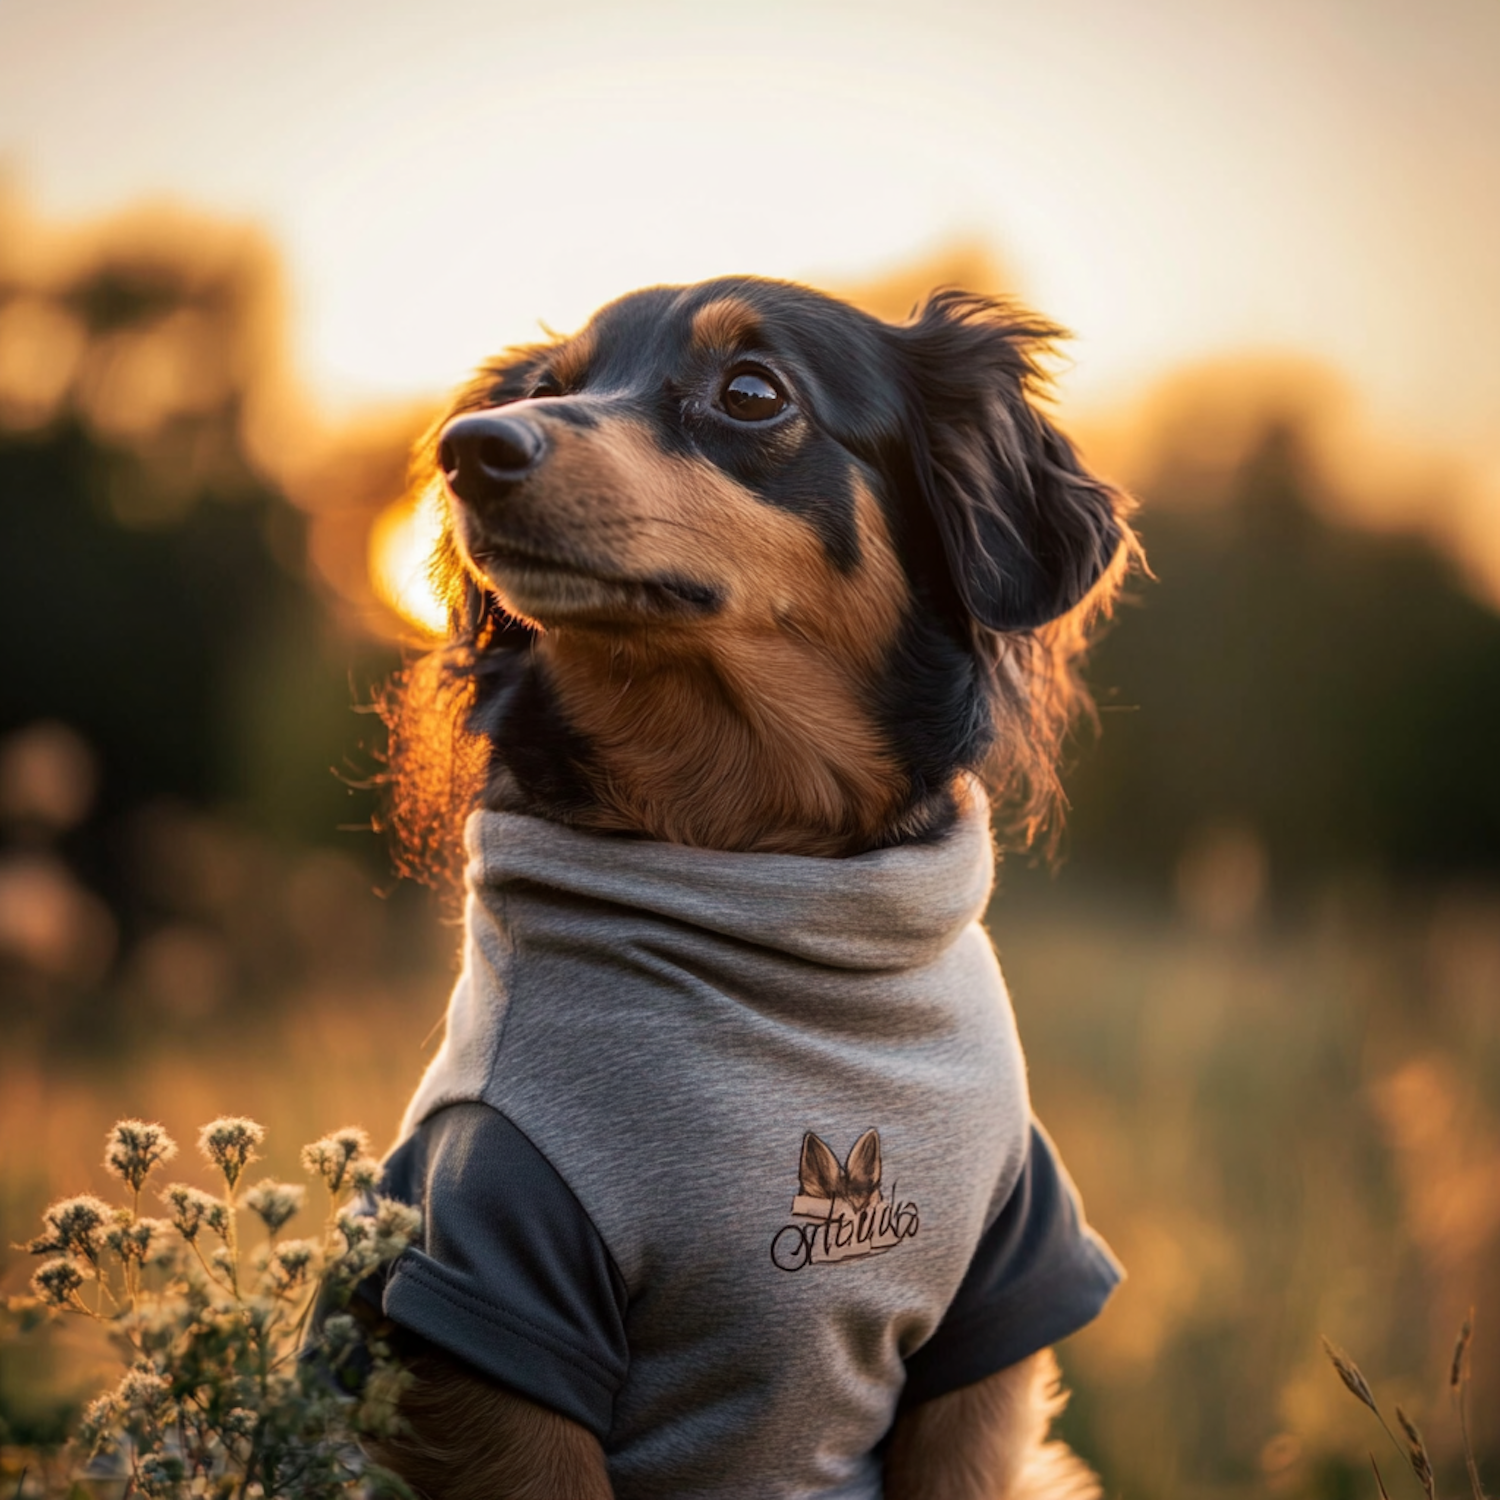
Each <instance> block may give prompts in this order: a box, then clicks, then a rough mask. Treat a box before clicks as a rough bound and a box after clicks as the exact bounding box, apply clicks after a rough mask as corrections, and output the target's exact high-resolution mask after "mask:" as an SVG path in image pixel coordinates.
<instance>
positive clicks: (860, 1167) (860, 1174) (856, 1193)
mask: <svg viewBox="0 0 1500 1500" xmlns="http://www.w3.org/2000/svg"><path fill="white" fill-rule="evenodd" d="M844 1179H845V1182H846V1184H847V1188H848V1193H849V1201H850V1203H852V1204H853V1205H854V1207H855V1209H856V1210H858V1209H862V1208H864V1207H865V1205H866V1204H868V1203H869V1201H870V1199H871V1198H873V1197H874V1196H875V1194H876V1191H877V1190H878V1189H879V1187H880V1132H879V1131H878V1130H867V1131H865V1133H864V1134H863V1135H862V1136H860V1138H859V1139H858V1140H857V1141H855V1143H854V1145H853V1146H852V1147H850V1149H849V1164H848V1165H847V1166H846V1167H845V1168H844Z"/></svg>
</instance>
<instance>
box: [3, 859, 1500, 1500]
mask: <svg viewBox="0 0 1500 1500" xmlns="http://www.w3.org/2000/svg"><path fill="white" fill-rule="evenodd" d="M1006 884H1007V887H1008V888H1007V889H1006V890H1005V892H1004V893H1003V894H1002V896H1001V897H1000V899H999V900H997V902H996V905H995V907H994V908H993V911H992V918H991V920H992V929H993V931H994V933H995V935H996V939H997V942H998V944H999V947H1000V949H1001V953H1002V958H1003V962H1004V964H1005V968H1006V972H1007V977H1008V979H1009V982H1010V985H1011V988H1012V992H1013V995H1014V997H1015V1004H1016V1009H1017V1012H1018V1014H1019V1016H1020V1020H1021V1027H1022V1034H1023V1037H1024V1038H1025V1039H1026V1042H1027V1045H1028V1054H1029V1058H1030V1065H1031V1076H1032V1087H1033V1095H1034V1099H1035V1102H1036V1106H1037V1109H1038V1112H1039V1113H1040V1115H1041V1117H1042V1118H1043V1120H1044V1121H1045V1122H1046V1124H1047V1125H1048V1127H1049V1128H1050V1130H1051V1131H1052V1133H1053V1135H1054V1136H1055V1138H1056V1139H1057V1141H1058V1142H1059V1145H1060V1146H1061V1148H1062V1151H1063V1154H1064V1157H1065V1159H1066V1161H1067V1162H1068V1164H1069V1166H1070V1168H1071V1170H1072V1172H1073V1174H1074V1176H1075V1178H1076V1179H1077V1181H1078V1183H1079V1185H1080V1188H1081V1189H1082V1191H1083V1193H1084V1196H1085V1200H1086V1202H1087V1205H1088V1209H1089V1213H1090V1217H1091V1219H1092V1220H1093V1222H1094V1223H1095V1224H1096V1225H1097V1227H1098V1228H1099V1229H1100V1230H1101V1231H1102V1232H1103V1234H1104V1235H1105V1236H1106V1238H1107V1239H1108V1240H1109V1241H1110V1243H1111V1244H1112V1245H1113V1246H1114V1248H1115V1249H1116V1251H1117V1252H1118V1253H1119V1255H1120V1256H1121V1258H1122V1259H1123V1260H1124V1261H1125V1263H1126V1266H1127V1268H1128V1270H1129V1280H1128V1281H1127V1283H1126V1285H1125V1286H1124V1288H1123V1289H1122V1291H1121V1292H1120V1293H1119V1294H1118V1296H1117V1297H1116V1299H1115V1301H1114V1302H1113V1304H1112V1305H1111V1306H1110V1308H1109V1309H1108V1311H1107V1312H1106V1314H1105V1316H1104V1317H1103V1318H1102V1319H1101V1320H1100V1322H1099V1323H1098V1324H1096V1325H1095V1326H1094V1327H1092V1328H1090V1329H1089V1330H1087V1331H1086V1332H1084V1333H1083V1334H1081V1335H1079V1336H1078V1337H1076V1338H1075V1339H1073V1340H1072V1341H1070V1343H1069V1344H1068V1345H1067V1347H1066V1348H1065V1349H1064V1351H1063V1353H1064V1361H1065V1364H1066V1367H1067V1369H1068V1372H1069V1375H1070V1378H1071V1380H1072V1383H1073V1386H1074V1388H1075V1392H1076V1395H1075V1400H1074V1404H1073V1407H1072V1409H1071V1411H1070V1412H1069V1414H1068V1417H1067V1419H1066V1428H1067V1431H1068V1433H1069V1435H1070V1436H1071V1437H1072V1439H1073V1440H1074V1442H1075V1443H1076V1445H1077V1446H1078V1447H1079V1448H1080V1449H1081V1450H1082V1451H1084V1452H1085V1453H1086V1454H1088V1455H1089V1456H1090V1458H1091V1459H1092V1460H1093V1461H1094V1462H1095V1463H1096V1464H1097V1465H1098V1466H1099V1467H1100V1469H1101V1471H1102V1472H1103V1474H1104V1475H1105V1477H1106V1481H1107V1487H1108V1492H1109V1493H1110V1494H1115V1495H1121V1496H1128V1497H1139V1500H1147V1497H1162V1500H1167V1497H1174V1500H1176V1497H1200V1496H1201V1497H1225V1500H1227V1497H1231V1496H1239V1495H1251V1494H1255V1495H1261V1494H1267V1493H1273V1494H1285V1495H1293V1496H1295V1495H1308V1496H1314V1495H1316V1496H1328V1497H1335V1496H1341V1495H1344V1494H1365V1493H1370V1492H1371V1485H1372V1481H1371V1480H1370V1479H1369V1478H1368V1469H1367V1468H1366V1467H1365V1465H1366V1460H1365V1456H1364V1455H1365V1451H1366V1449H1367V1448H1368V1447H1370V1446H1371V1445H1373V1442H1374V1438H1375V1436H1378V1434H1377V1433H1374V1432H1373V1430H1372V1422H1371V1421H1370V1420H1367V1419H1368V1413H1366V1412H1363V1411H1362V1410H1361V1409H1360V1408H1359V1407H1358V1406H1357V1405H1356V1404H1355V1403H1354V1402H1352V1401H1351V1400H1349V1398H1348V1397H1347V1395H1346V1394H1345V1393H1344V1391H1343V1390H1342V1389H1340V1387H1339V1385H1338V1383H1337V1381H1336V1380H1335V1378H1334V1376H1333V1374H1332V1372H1331V1370H1330V1369H1329V1368H1328V1366H1327V1363H1326V1361H1325V1359H1324V1357H1323V1355H1322V1353H1321V1351H1320V1349H1319V1345H1318V1336H1319V1334H1327V1335H1328V1336H1329V1337H1330V1338H1332V1339H1333V1340H1334V1341H1335V1343H1337V1344H1339V1345H1341V1346H1344V1347H1346V1348H1348V1349H1349V1350H1350V1351H1351V1352H1352V1353H1353V1354H1354V1355H1355V1356H1356V1357H1357V1358H1358V1359H1359V1361H1360V1363H1361V1365H1362V1366H1363V1367H1364V1369H1365V1370H1366V1371H1367V1373H1369V1374H1370V1376H1371V1378H1372V1381H1374V1383H1375V1384H1376V1388H1377V1390H1378V1391H1380V1392H1381V1393H1382V1395H1385V1394H1387V1393H1389V1394H1390V1395H1391V1396H1392V1397H1393V1398H1394V1399H1396V1400H1400V1401H1401V1402H1402V1403H1403V1404H1404V1405H1405V1406H1406V1407H1407V1409H1408V1410H1409V1411H1410V1412H1411V1413H1412V1414H1413V1416H1414V1417H1415V1418H1416V1420H1417V1421H1418V1423H1419V1424H1420V1425H1421V1426H1422V1428H1423V1430H1424V1432H1425V1433H1426V1434H1427V1437H1428V1441H1429V1444H1430V1445H1431V1447H1432V1448H1433V1450H1434V1454H1435V1455H1436V1456H1437V1457H1438V1460H1439V1464H1440V1480H1441V1478H1442V1477H1443V1473H1442V1470H1444V1469H1446V1468H1452V1467H1453V1466H1454V1464H1455V1462H1456V1459H1457V1454H1456V1430H1455V1428H1454V1425H1453V1422H1452V1420H1451V1417H1450V1415H1449V1413H1448V1411H1447V1409H1446V1404H1445V1403H1446V1394H1445V1392H1444V1391H1443V1390H1442V1379H1443V1376H1444V1373H1445V1371H1446V1367H1447V1359H1448V1355H1449V1351H1450V1349H1451V1342H1452V1337H1453V1333H1454V1331H1455V1330H1456V1329H1457V1327H1458V1324H1459V1322H1460V1321H1461V1319H1462V1317H1463V1314H1464V1311H1465V1309H1466V1308H1467V1307H1468V1305H1469V1303H1470V1302H1473V1301H1477V1302H1478V1303H1479V1305H1480V1323H1479V1333H1478V1336H1477V1339H1476V1381H1477V1385H1476V1390H1475V1401H1474V1410H1475V1413H1476V1415H1477V1424H1476V1425H1477V1426H1478V1429H1479V1437H1480V1440H1481V1444H1483V1443H1484V1441H1485V1440H1486V1439H1488V1442H1489V1445H1490V1446H1489V1448H1488V1460H1487V1461H1488V1464H1489V1466H1490V1467H1489V1470H1488V1472H1489V1473H1490V1474H1491V1475H1493V1474H1494V1472H1495V1464H1496V1462H1497V1459H1500V1452H1497V1447H1496V1445H1497V1443H1500V1423H1497V1422H1496V1421H1494V1420H1493V1418H1492V1415H1491V1414H1493V1413H1494V1412H1496V1411H1500V1357H1497V1355H1500V1338H1497V1337H1494V1336H1491V1333H1490V1329H1491V1327H1492V1318H1493V1316H1494V1313H1493V1310H1494V1309H1495V1308H1497V1307H1500V1257H1497V1255H1496V1250H1497V1245H1500V1193H1497V1191H1496V1186H1495V1185H1496V1182H1497V1180H1500V1007H1497V1006H1496V1004H1495V999H1496V996H1497V994H1500V902H1497V900H1496V898H1495V896H1494V895H1493V894H1485V893H1483V892H1480V891H1477V890H1469V891H1455V892H1453V893H1451V894H1449V895H1448V896H1446V897H1443V898H1434V897H1427V898H1424V899H1422V900H1420V901H1418V900H1417V899H1415V898H1412V899H1410V900H1407V901H1405V902H1401V901H1397V900H1395V899H1394V898H1392V897H1390V896H1389V895H1381V894H1380V893H1379V892H1377V891H1373V890H1355V891H1344V892H1337V891H1330V892H1328V893H1327V894H1326V896H1325V897H1324V898H1323V899H1322V900H1321V902H1319V903H1316V904H1314V905H1312V906H1310V907H1309V909H1308V910H1307V911H1306V912H1304V913H1303V914H1302V915H1301V916H1300V917H1291V916H1282V917H1281V918H1280V919H1277V920H1273V919H1272V918H1270V917H1263V918H1262V919H1260V920H1259V921H1255V920H1250V921H1247V922H1245V923H1241V924H1240V925H1239V926H1237V927H1235V928H1234V929H1232V930H1222V929H1221V930H1215V929H1213V928H1211V927H1206V926H1204V925H1203V924H1202V923H1201V922H1199V923H1193V922H1191V921H1189V920H1188V918H1187V917H1186V916H1184V915H1182V914H1180V913H1172V912H1166V911H1163V910H1161V909H1156V908H1153V907H1151V906H1150V905H1148V904H1146V903H1144V902H1143V903H1141V904H1140V905H1138V906H1132V905H1131V904H1130V903H1129V902H1128V901H1127V900H1125V899H1124V898H1122V897H1121V896H1120V895H1119V894H1118V893H1116V894H1114V895H1113V896H1107V895H1104V894H1094V895H1091V894H1089V893H1087V892H1079V891H1076V890H1073V889H1071V886H1070V881H1069V879H1068V877H1067V875H1066V872H1064V874H1063V875H1062V876H1061V877H1058V878H1049V877H1047V876H1045V875H1041V874H1038V873H1037V872H1034V871H1030V870H1020V869H1018V870H1017V871H1016V873H1015V875H1014V877H1008V878H1007V882H1006ZM370 901H371V911H370V912H367V913H366V914H365V915H366V918H367V919H368V921H369V923H370V924H371V926H370V927H368V928H367V929H366V933H367V936H368V934H369V931H370V930H372V928H378V927H379V926H380V924H386V925H390V926H393V927H397V928H398V930H399V933H402V934H405V939H404V940H405V941H406V942H408V943H409V944H417V945H418V947H417V950H416V956H415V957H413V956H410V955H409V956H408V962H407V964H406V965H405V966H404V967H402V966H400V965H397V966H395V967H394V968H391V967H387V968H386V970H385V974H384V977H382V975H381V973H380V972H378V971H376V970H373V969H371V968H369V967H367V968H366V969H365V970H364V971H363V972H362V973H358V974H355V975H352V976H349V975H346V976H344V977H343V978H336V977H335V978H330V977H328V976H324V977H323V978H321V979H319V978H317V977H316V976H313V977H305V978H304V979H303V980H302V981H300V982H299V984H298V986H297V987H296V988H295V989H294V990H293V991H291V992H288V993H285V994H282V995H280V996H278V997H276V1003H275V1004H266V1005H264V1006H263V1007H261V1008H260V1009H259V1010H258V1011H257V1009H256V1008H255V1007H252V1006H243V1007H239V1008H236V1009H234V1010H232V1011H225V1012H220V1013H218V1014H216V1015H213V1016H211V1017H208V1018H199V1019H198V1020H197V1021H196V1022H195V1023H194V1024H192V1025H187V1024H182V1023H179V1024H178V1025H177V1026H176V1027H175V1028H173V1027H169V1026H166V1025H159V1026H157V1027H154V1028H147V1029H145V1030H143V1031H142V1032H140V1033H136V1034H133V1035H122V1036H121V1037H119V1038H117V1039H115V1040H113V1041H111V1042H110V1043H109V1044H108V1045H107V1046H105V1047H103V1048H102V1049H101V1048H88V1047H80V1046H78V1045H76V1039H74V1042H73V1044H70V1045H67V1046H63V1045H61V1044H59V1043H57V1042H54V1043H53V1044H51V1049H50V1052H49V1055H46V1056H43V1055H38V1053H37V1052H36V1051H35V1050H32V1049H25V1048H23V1049H17V1048H12V1049H8V1050H7V1052H6V1054H5V1056H4V1060H3V1063H0V1136H3V1138H4V1140H5V1141H6V1143H7V1148H6V1151H5V1155H4V1160H3V1166H0V1212H3V1222H0V1235H3V1238H4V1240H5V1242H6V1243H7V1244H9V1242H11V1241H13V1240H15V1239H18V1238H20V1237H22V1236H24V1235H26V1234H28V1233H30V1232H31V1229H32V1226H33V1224H34V1221H35V1215H36V1213H37V1211H38V1210H39V1209H40V1208H41V1207H42V1206H43V1205H44V1204H45V1202H46V1201H47V1200H48V1198H49V1197H50V1196H51V1195H53V1194H56V1193H60V1192H63V1191H68V1190H72V1191H76V1190H79V1189H81V1188H83V1187H85V1186H91V1187H92V1188H94V1189H95V1190H102V1189H104V1188H105V1187H106V1186H107V1184H106V1181H105V1178H104V1174H103V1172H102V1169H101V1168H100V1167H99V1166H98V1165H97V1162H98V1155H99V1146H100V1143H101V1141H102V1137H103V1132H104V1130H105V1128H106V1126H107V1125H108V1124H109V1123H110V1122H111V1121H112V1120H113V1119H114V1118H116V1117H117V1116H119V1115H122V1114H142V1115H145V1116H147V1117H152V1118H160V1119H161V1120H163V1121H164V1122H165V1123H166V1124H167V1125H168V1127H169V1128H170V1129H171V1130H172V1131H173V1133H174V1134H176V1135H177V1136H178V1137H179V1138H182V1139H189V1138H190V1136H191V1131H192V1129H193V1127H195V1126H196V1125H197V1124H198V1123H200V1122H201V1121H203V1120H204V1119H206V1118H208V1117H210V1116H212V1115H214V1114H216V1113H220V1112H224V1111H234V1112H243V1113H248V1114H250V1115H253V1116H255V1117H257V1118H259V1119H260V1120H262V1121H263V1122H264V1123H266V1124H267V1125H268V1126H269V1127H270V1132H271V1133H270V1140H269V1142H268V1147H269V1160H268V1163H267V1165H268V1167H269V1168H270V1169H271V1170H274V1171H278V1172H292V1171H294V1170H295V1152H296V1148H297V1147H298V1145H299V1144H300V1143H301V1142H303V1141H304V1140H307V1139H309V1138H311V1137H313V1136H315V1135H317V1134H319V1133H321V1132H322V1131H324V1130H326V1129H328V1128H330V1127H333V1126H336V1125H340V1124H343V1123H346V1122H359V1123H363V1124H364V1125H366V1126H367V1127H368V1128H369V1129H370V1130H371V1131H372V1133H373V1134H374V1135H375V1137H376V1139H377V1140H388V1139H389V1138H390V1135H391V1133H392V1131H393V1130H394V1128H395V1125H396V1122H397V1119H398V1117H399V1113H400V1110H401V1107H402V1104H403V1102H404V1099H405V1097H406V1094H407V1092H408V1091H409V1089H410V1087H411V1086H412V1083H413V1081H414V1079H415V1077H416V1075H417V1073H418V1071H419V1069H420V1067H421V1066H422V1062H423V1059H424V1057H425V1056H426V1055H427V1053H428V1051H429V1050H430V1048H431V1047H432V1046H433V1045H434V1044H435V1042H436V1038H437V1032H436V1030H435V1023H436V1022H437V1020H438V1019H439V1017H440V1015H441V1011H442V1006H443V1001H444V990H445V987H446V984H447V975H448V972H449V963H450V959H449V956H448V953H447V944H448V941H449V939H450V937H451V933H449V932H447V931H445V930H443V929H441V928H440V927H439V926H438V925H437V914H436V912H435V911H434V910H431V909H425V910H420V911H419V910H416V909H415V908H413V909H411V910H401V911H399V912H393V911H392V909H391V906H390V904H389V903H379V902H376V901H375V898H374V897H371V898H370ZM392 974H394V977H391V976H392ZM183 1165H184V1166H185V1165H186V1164H185V1163H184V1164H183ZM3 1254H4V1257H5V1260H4V1267H5V1270H4V1282H5V1287H6V1289H7V1290H9V1291H15V1290H18V1289H19V1287H20V1286H21V1284H22V1283H23V1281H24V1277H25V1276H26V1274H27V1270H28V1268H27V1264H26V1257H25V1256H23V1255H20V1254H18V1253H16V1252H14V1251H12V1250H6V1251H4V1252H3ZM1487 1315H1488V1316H1487ZM108 1359H109V1356H108V1354H107V1352H106V1351H104V1350H103V1349H101V1348H100V1347H99V1346H98V1345H97V1344H96V1343H94V1342H93V1341H92V1340H91V1339H89V1338H88V1337H86V1336H83V1335H80V1334H78V1333H76V1332H68V1333H66V1334H57V1335H51V1336H48V1335H40V1336H30V1337H28V1338H26V1339H24V1340H12V1341H10V1342H8V1343H7V1344H5V1345H4V1346H3V1348H0V1360H3V1364H0V1413H3V1414H4V1416H5V1418H6V1419H7V1420H8V1421H9V1422H10V1423H11V1425H12V1427H13V1428H14V1429H15V1434H14V1435H15V1436H16V1437H18V1438H19V1437H23V1436H26V1435H28V1434H32V1435H38V1436H41V1435H45V1434H46V1432H47V1431H48V1429H49V1428H52V1427H54V1425H55V1423H56V1421H57V1420H58V1418H59V1415H60V1409H61V1408H62V1407H64V1406H66V1405H67V1404H68V1403H69V1402H71V1401H76V1400H77V1399H78V1398H79V1397H80V1396H82V1395H84V1394H86V1393H87V1392H88V1391H89V1389H90V1382H91V1381H93V1380H94V1379H95V1378H96V1375H97V1373H98V1371H99V1370H100V1369H102V1368H103V1367H105V1366H106V1365H107V1363H108Z"/></svg>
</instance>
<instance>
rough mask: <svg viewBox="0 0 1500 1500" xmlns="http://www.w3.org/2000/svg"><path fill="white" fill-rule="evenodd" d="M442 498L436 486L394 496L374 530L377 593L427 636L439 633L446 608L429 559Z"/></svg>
mask: <svg viewBox="0 0 1500 1500" xmlns="http://www.w3.org/2000/svg"><path fill="white" fill-rule="evenodd" d="M440 505H441V501H440V498H439V496H438V495H437V494H436V493H435V492H434V491H433V490H426V491H423V492H422V493H421V494H419V495H417V496H416V497H415V498H412V497H410V496H408V497H406V498H403V499H401V500H398V501H396V503H395V504H394V505H390V506H388V507H387V508H386V509H385V510H384V511H382V512H381V514H380V516H379V517H378V518H377V519H376V522H375V524H374V526H373V527H371V529H370V577H371V579H372V580H373V581H374V584H375V592H376V593H377V594H378V595H379V596H380V598H381V600H382V602H383V603H385V604H387V605H389V606H390V607H391V608H392V609H393V610H395V611H396V613H397V614H399V615H400V616H401V618H402V619H403V620H405V621H407V623H408V624H411V625H413V626H415V627H416V628H417V629H418V630H420V631H421V632H422V633H423V634H424V635H427V636H433V637H435V636H440V635H442V634H443V633H444V631H445V630H446V629H447V626H448V612H447V609H446V608H445V606H444V604H443V602H442V600H441V599H439V598H438V596H437V593H436V592H435V591H434V589H433V587H432V578H431V575H430V572H429V567H428V564H429V562H430V560H431V558H432V549H433V548H434V547H435V546H436V545H437V540H438V536H439V534H440V533H441V531H442V512H441V510H440Z"/></svg>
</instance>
